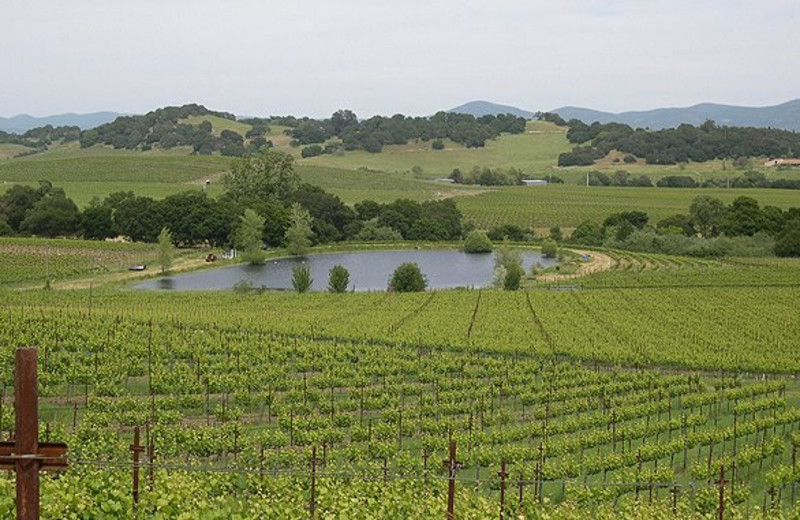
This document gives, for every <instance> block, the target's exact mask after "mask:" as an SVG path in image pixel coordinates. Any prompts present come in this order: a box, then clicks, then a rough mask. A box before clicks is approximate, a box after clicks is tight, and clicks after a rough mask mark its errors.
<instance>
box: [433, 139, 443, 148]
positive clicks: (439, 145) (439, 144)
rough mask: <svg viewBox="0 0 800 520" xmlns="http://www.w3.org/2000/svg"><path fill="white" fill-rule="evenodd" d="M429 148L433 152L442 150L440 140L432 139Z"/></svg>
mask: <svg viewBox="0 0 800 520" xmlns="http://www.w3.org/2000/svg"><path fill="white" fill-rule="evenodd" d="M431 148H432V149H434V150H444V143H443V142H442V140H441V139H434V140H433V142H432V143H431Z"/></svg>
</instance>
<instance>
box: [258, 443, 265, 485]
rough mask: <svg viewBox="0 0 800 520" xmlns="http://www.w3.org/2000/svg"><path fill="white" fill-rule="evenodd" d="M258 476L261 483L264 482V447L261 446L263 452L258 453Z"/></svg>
mask: <svg viewBox="0 0 800 520" xmlns="http://www.w3.org/2000/svg"><path fill="white" fill-rule="evenodd" d="M258 476H259V478H260V479H261V482H264V445H263V444H262V445H261V450H260V451H259V453H258Z"/></svg>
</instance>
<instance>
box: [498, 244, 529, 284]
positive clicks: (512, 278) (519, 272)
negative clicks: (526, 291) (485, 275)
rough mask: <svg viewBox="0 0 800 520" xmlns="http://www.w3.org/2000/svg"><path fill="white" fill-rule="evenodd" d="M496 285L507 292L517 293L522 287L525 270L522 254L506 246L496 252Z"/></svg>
mask: <svg viewBox="0 0 800 520" xmlns="http://www.w3.org/2000/svg"><path fill="white" fill-rule="evenodd" d="M494 270H495V284H496V285H499V286H501V287H502V288H503V289H504V290H506V291H516V290H517V289H519V288H520V286H521V285H522V277H523V276H524V275H525V269H524V268H523V267H522V253H520V251H519V250H518V249H512V248H510V247H508V246H506V245H504V246H502V247H500V248H498V249H497V251H495V257H494Z"/></svg>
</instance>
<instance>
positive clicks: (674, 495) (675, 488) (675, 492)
mask: <svg viewBox="0 0 800 520" xmlns="http://www.w3.org/2000/svg"><path fill="white" fill-rule="evenodd" d="M680 492H681V488H680V487H679V486H678V483H677V482H673V484H672V489H670V493H672V514H673V515H677V514H678V494H679V493H680Z"/></svg>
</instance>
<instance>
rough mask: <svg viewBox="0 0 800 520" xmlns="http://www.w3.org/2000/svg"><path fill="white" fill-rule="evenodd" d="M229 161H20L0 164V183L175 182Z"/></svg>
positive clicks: (128, 158)
mask: <svg viewBox="0 0 800 520" xmlns="http://www.w3.org/2000/svg"><path fill="white" fill-rule="evenodd" d="M230 164H231V159H230V158H228V157H216V156H188V157H182V156H170V155H146V154H141V153H139V154H136V153H132V152H131V153H130V154H126V155H100V156H79V157H66V158H59V159H49V158H45V157H41V158H34V157H30V158H22V159H15V160H10V161H4V162H0V181H6V182H24V181H28V182H36V181H39V180H40V179H47V180H49V181H51V182H53V183H54V184H60V183H63V182H134V183H176V182H187V181H193V180H198V179H201V178H202V177H204V176H207V175H213V174H215V173H219V172H223V171H226V170H228V169H229V168H230Z"/></svg>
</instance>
